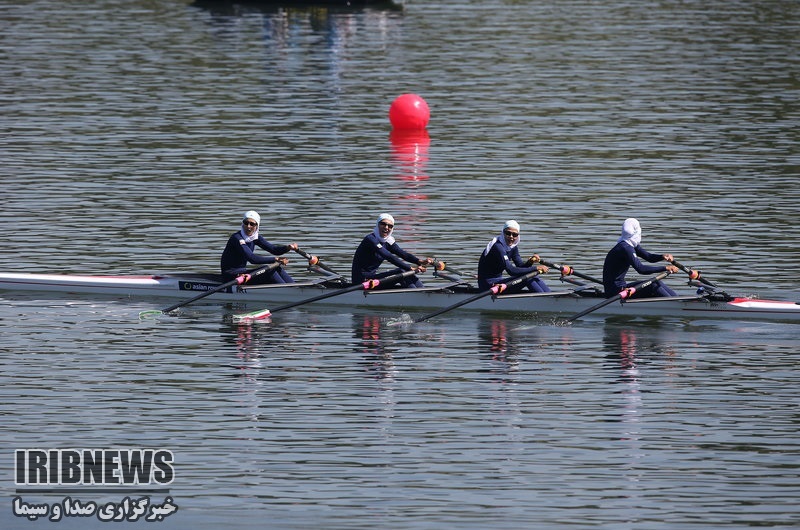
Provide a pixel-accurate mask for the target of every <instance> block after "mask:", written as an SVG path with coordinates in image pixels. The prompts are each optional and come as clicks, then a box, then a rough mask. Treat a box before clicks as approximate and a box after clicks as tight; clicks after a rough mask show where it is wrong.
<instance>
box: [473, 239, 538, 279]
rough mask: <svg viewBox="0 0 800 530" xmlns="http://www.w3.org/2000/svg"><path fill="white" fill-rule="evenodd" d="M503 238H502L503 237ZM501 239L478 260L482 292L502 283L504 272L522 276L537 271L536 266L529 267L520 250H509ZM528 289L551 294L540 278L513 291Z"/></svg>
mask: <svg viewBox="0 0 800 530" xmlns="http://www.w3.org/2000/svg"><path fill="white" fill-rule="evenodd" d="M501 237H502V236H501ZM506 248H508V247H506V246H505V245H503V242H502V241H501V240H500V238H498V239H497V241H495V243H494V244H493V245H492V247H491V248H490V249H489V251H488V252H487V251H486V250H484V252H483V254H481V257H480V259H479V260H478V288H480V289H481V290H482V291H485V290H486V289H489V288H491V286H492V285H494V284H496V283H499V282H502V281H503V280H504V279H506V280H507V279H508V278H504V277H503V272H508V274H510V275H511V276H522V275H523V274H528V273H529V272H533V271H534V270H536V266H535V265H534V266H532V267H528V266H526V265H525V262H524V261H523V260H522V258H521V257H520V255H519V249H518V248H517V247H516V245H515V246H513V247H510V248H508V250H507V251H506ZM526 286H527V287H528V289H529V290H530V291H533V292H536V293H547V292H550V288H549V287H547V284H545V283H544V280H542V279H540V278H538V277H537V278H531V279H530V280H528V281H527V282H526V283H525V284H522V285H517V286H515V287H513V288H512V290H511V291H507V292H515V291H521V290H522V289H523V287H526Z"/></svg>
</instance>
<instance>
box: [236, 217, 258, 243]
mask: <svg viewBox="0 0 800 530" xmlns="http://www.w3.org/2000/svg"><path fill="white" fill-rule="evenodd" d="M247 219H252V220H253V221H255V222H256V223H258V226H256V229H255V231H254V232H253V235H252V236H248V235H247V234H246V233H245V232H244V228H242V229H241V230H239V233H240V234H242V241H244V242H245V243H250V242H251V241H255V240H256V239H258V229H259V227H260V226H261V216H260V215H258V212H255V211H253V210H248V211H246V212H244V216H242V222H244V221H246V220H247Z"/></svg>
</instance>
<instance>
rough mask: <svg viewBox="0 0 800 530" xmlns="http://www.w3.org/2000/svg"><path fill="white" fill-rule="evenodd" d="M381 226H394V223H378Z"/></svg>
mask: <svg viewBox="0 0 800 530" xmlns="http://www.w3.org/2000/svg"><path fill="white" fill-rule="evenodd" d="M378 224H379V225H381V226H385V227H386V228H394V225H390V224H389V223H378Z"/></svg>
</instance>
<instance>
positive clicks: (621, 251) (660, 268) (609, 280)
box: [603, 241, 677, 298]
mask: <svg viewBox="0 0 800 530" xmlns="http://www.w3.org/2000/svg"><path fill="white" fill-rule="evenodd" d="M639 258H642V259H643V260H645V261H647V262H649V263H656V262H658V261H661V260H662V259H664V256H662V255H661V254H653V253H651V252H648V251H646V250H645V249H643V248H642V246H641V245H636V246H635V247H632V246H631V245H630V244H629V243H626V242H625V241H620V242H618V243H617V244H616V245H614V248H612V249H611V250H609V251H608V254H607V255H606V260H605V262H604V263H603V288H604V289H605V295H606V298H609V297H612V296H614V295H617V294H619V292H620V291H622V290H623V289H625V288H626V287H631V286H634V287H635V286H636V284H637V283H640V282H632V283H626V282H625V275H626V274H627V273H628V270H629V269H630V268H631V267H633V268H634V269H636V272H638V273H639V274H658V273H659V272H664V271H665V270H667V268H666V266H664V265H645V264H644V263H642V261H641V260H640V259H639ZM642 281H644V280H642ZM676 295H677V293H676V292H675V291H673V290H672V289H670V288H669V287H667V286H666V285H665V284H664V283H662V282H660V281H657V282H653V283H652V284H651V285H650V286H648V287H647V288H645V289H644V290H642V291H636V294H635V295H634V296H635V297H639V296H642V297H649V296H676Z"/></svg>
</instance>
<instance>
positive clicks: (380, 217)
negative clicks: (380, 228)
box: [378, 213, 394, 224]
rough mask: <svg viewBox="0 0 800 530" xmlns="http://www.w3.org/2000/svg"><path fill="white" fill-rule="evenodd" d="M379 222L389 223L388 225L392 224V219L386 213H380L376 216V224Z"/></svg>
mask: <svg viewBox="0 0 800 530" xmlns="http://www.w3.org/2000/svg"><path fill="white" fill-rule="evenodd" d="M381 221H389V222H390V223H392V224H394V217H392V216H391V215H389V214H388V213H382V214H380V215H379V216H378V222H379V223H380V222H381Z"/></svg>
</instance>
